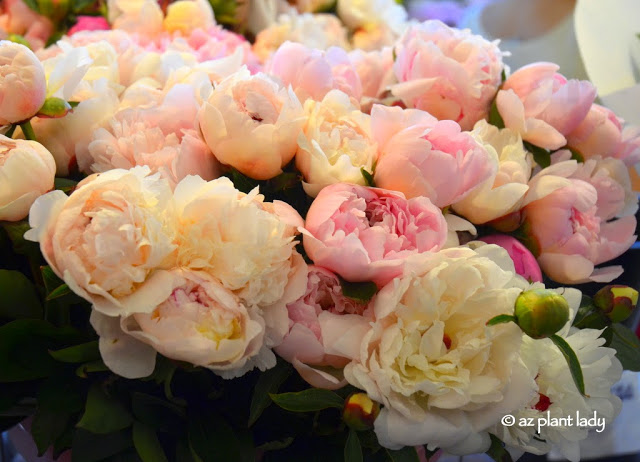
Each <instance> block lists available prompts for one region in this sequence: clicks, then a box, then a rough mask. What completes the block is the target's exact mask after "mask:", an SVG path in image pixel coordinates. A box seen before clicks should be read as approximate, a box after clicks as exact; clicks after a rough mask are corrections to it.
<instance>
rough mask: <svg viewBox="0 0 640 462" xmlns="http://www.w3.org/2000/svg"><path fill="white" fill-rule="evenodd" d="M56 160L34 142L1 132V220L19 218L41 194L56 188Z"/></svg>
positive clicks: (23, 215) (25, 213)
mask: <svg viewBox="0 0 640 462" xmlns="http://www.w3.org/2000/svg"><path fill="white" fill-rule="evenodd" d="M55 174H56V163H55V161H54V160H53V157H52V156H51V153H50V152H49V151H47V149H46V148H45V147H44V146H42V145H41V144H40V143H37V142H35V141H25V140H12V139H10V138H7V137H6V136H4V135H0V221H2V220H8V221H18V220H22V219H23V218H24V217H26V216H27V215H28V214H29V208H30V207H31V205H32V204H33V203H34V201H35V200H36V199H37V198H38V197H40V196H41V195H42V194H44V193H46V192H47V191H50V190H51V189H53V180H54V177H55Z"/></svg>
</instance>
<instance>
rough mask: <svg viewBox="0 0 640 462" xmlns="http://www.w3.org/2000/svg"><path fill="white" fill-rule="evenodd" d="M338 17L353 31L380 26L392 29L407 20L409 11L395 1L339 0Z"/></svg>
mask: <svg viewBox="0 0 640 462" xmlns="http://www.w3.org/2000/svg"><path fill="white" fill-rule="evenodd" d="M337 8H338V16H340V19H342V21H343V22H344V23H345V24H346V25H347V27H349V28H350V29H352V30H356V29H360V28H364V29H366V28H369V27H372V26H376V25H379V24H386V25H389V26H390V27H391V28H392V29H393V28H397V27H401V26H402V25H403V24H404V23H405V22H406V20H407V17H408V15H407V11H406V10H405V9H404V7H403V6H402V5H399V4H398V3H397V2H396V1H395V0H338V6H337Z"/></svg>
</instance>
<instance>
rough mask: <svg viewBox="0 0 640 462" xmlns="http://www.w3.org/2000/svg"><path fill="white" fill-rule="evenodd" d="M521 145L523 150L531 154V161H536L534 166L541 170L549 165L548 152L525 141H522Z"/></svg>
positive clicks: (549, 156) (549, 155)
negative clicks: (536, 165)
mask: <svg viewBox="0 0 640 462" xmlns="http://www.w3.org/2000/svg"><path fill="white" fill-rule="evenodd" d="M523 144H524V147H525V149H526V150H527V151H529V152H530V153H531V154H533V160H535V161H536V164H538V165H539V166H540V167H542V168H546V167H548V166H549V165H551V153H550V152H549V151H547V150H546V149H544V148H541V147H539V146H536V145H534V144H531V143H529V142H527V141H524V142H523Z"/></svg>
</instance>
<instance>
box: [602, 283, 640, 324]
mask: <svg viewBox="0 0 640 462" xmlns="http://www.w3.org/2000/svg"><path fill="white" fill-rule="evenodd" d="M593 303H594V304H595V305H596V306H597V307H598V308H600V309H601V310H602V311H603V312H604V314H605V315H607V317H608V318H609V319H611V321H613V322H622V321H624V320H625V319H627V318H628V317H629V316H630V315H631V312H632V311H633V309H634V308H635V306H636V305H637V303H638V291H637V290H635V289H633V288H631V287H628V286H622V285H608V286H604V287H603V288H602V289H600V290H599V291H598V292H597V293H596V294H595V295H594V296H593Z"/></svg>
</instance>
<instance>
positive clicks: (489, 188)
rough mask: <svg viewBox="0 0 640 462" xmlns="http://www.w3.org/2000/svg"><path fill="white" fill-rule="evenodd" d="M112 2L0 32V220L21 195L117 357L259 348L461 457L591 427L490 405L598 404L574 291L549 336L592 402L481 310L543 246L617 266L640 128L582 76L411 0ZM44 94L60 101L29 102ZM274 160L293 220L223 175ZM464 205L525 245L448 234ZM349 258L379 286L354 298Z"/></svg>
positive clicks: (573, 259)
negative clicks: (280, 7)
mask: <svg viewBox="0 0 640 462" xmlns="http://www.w3.org/2000/svg"><path fill="white" fill-rule="evenodd" d="M269 3H270V2H264V3H263V5H268V4H269ZM299 3H302V2H299ZM307 3H309V4H310V3H313V2H307ZM316 3H317V2H316ZM320 3H322V2H320ZM18 4H21V2H8V5H9V8H14V9H16V8H18V7H17V6H16V5H18ZM11 5H13V6H11ZM250 5H251V4H250ZM23 6H24V5H23ZM108 6H109V24H102V23H101V22H99V21H98V23H99V24H97V25H96V24H95V21H94V22H91V23H90V25H89V27H91V28H95V27H98V26H99V27H101V28H102V27H103V26H109V25H110V26H109V27H110V28H109V29H108V30H100V31H95V30H93V31H73V32H74V33H73V34H72V35H70V36H65V37H63V38H62V39H61V40H60V41H58V42H57V44H56V45H54V46H51V47H48V48H44V49H41V50H39V51H37V52H36V53H35V54H34V53H33V52H31V51H30V50H29V49H28V48H27V47H25V46H23V45H20V44H16V43H13V42H8V41H3V42H0V63H1V64H2V67H3V70H2V74H1V76H0V93H1V96H2V97H0V125H3V126H4V130H5V133H8V132H9V131H11V132H12V133H13V131H14V130H15V133H13V138H16V139H12V138H11V137H6V136H0V175H1V176H2V178H3V183H2V185H1V186H0V219H3V220H20V219H23V218H24V217H25V216H27V214H28V215H29V222H30V225H31V228H32V229H31V230H30V231H29V232H28V233H27V235H26V237H27V238H29V239H31V240H35V241H38V242H39V243H40V246H41V250H42V253H43V255H44V256H45V258H46V260H47V262H48V263H49V264H50V265H51V267H52V269H53V270H54V271H55V273H56V274H57V275H58V276H60V277H61V278H62V279H63V280H64V281H65V283H66V284H67V285H68V286H69V287H70V288H71V289H72V290H73V291H74V292H75V293H77V294H78V295H80V296H82V297H83V298H85V299H86V300H88V301H89V302H90V303H91V304H92V305H93V308H92V315H91V323H92V325H93V327H94V328H95V329H96V331H97V333H98V334H99V335H100V351H101V354H102V356H103V359H104V361H105V363H106V364H107V365H108V366H109V367H110V368H111V369H112V370H113V371H114V372H115V373H117V374H119V375H122V376H124V377H128V378H138V377H145V376H147V375H149V374H150V373H151V372H152V371H153V368H154V363H155V356H156V353H157V352H159V353H161V354H163V355H165V356H167V357H169V358H173V359H177V360H182V361H187V362H189V363H192V364H195V365H198V366H203V367H207V368H209V369H211V370H212V371H214V372H215V373H216V374H219V375H221V376H223V377H225V378H233V377H237V376H240V375H242V374H244V373H246V372H247V371H249V370H251V369H253V368H259V369H260V370H266V369H268V368H270V367H272V366H274V365H275V362H276V360H275V355H274V353H273V352H274V351H275V352H276V353H277V354H279V355H280V356H282V357H283V358H285V359H286V360H287V361H290V362H291V363H292V364H293V365H294V366H295V368H296V369H297V371H298V372H299V373H300V375H301V376H302V377H303V378H304V379H305V380H307V381H308V382H309V383H310V384H312V385H313V386H317V387H324V388H339V387H341V386H344V385H345V384H347V383H349V384H351V385H353V386H355V387H358V388H360V389H362V390H364V391H366V392H367V394H368V395H369V396H370V397H371V398H372V399H373V400H375V401H377V402H379V403H381V404H383V405H384V408H383V409H382V411H381V414H380V416H379V417H378V418H377V419H376V422H375V430H376V434H377V436H378V438H379V441H380V443H381V444H383V445H384V446H387V447H389V448H398V447H402V446H405V445H422V444H427V443H428V444H429V445H430V447H439V448H444V449H446V450H448V451H449V452H454V453H462V454H468V453H474V452H480V451H483V450H486V449H487V448H488V446H489V442H490V441H489V433H491V434H494V435H498V436H499V437H500V438H501V439H503V441H504V442H505V443H506V444H507V445H508V446H510V447H513V448H516V449H519V450H523V451H529V452H534V453H544V452H546V451H548V450H549V448H550V445H551V444H552V443H553V444H558V445H560V447H561V449H562V450H563V453H564V454H565V456H567V457H568V458H570V459H571V460H576V459H577V458H579V450H578V441H579V440H580V439H584V438H585V437H586V434H587V429H584V428H554V427H547V428H544V429H543V430H542V433H541V434H537V433H536V428H535V427H526V426H519V425H516V426H513V427H503V426H502V425H501V424H500V417H501V416H503V415H504V414H506V413H511V414H515V415H516V416H517V415H522V416H527V417H530V416H533V415H536V414H537V413H546V412H547V411H548V412H551V415H552V416H554V417H556V416H557V417H563V416H566V415H569V414H575V410H579V411H580V412H581V413H583V414H584V415H586V414H588V413H592V412H593V411H597V412H598V414H599V415H601V416H603V417H606V418H607V419H612V418H613V417H614V416H615V415H616V414H617V412H618V409H619V404H620V403H619V400H618V399H617V398H615V397H614V396H613V395H612V394H611V393H610V387H611V385H612V384H613V383H615V382H616V381H617V379H618V378H619V376H620V373H621V367H620V363H619V362H618V360H617V359H616V358H615V356H614V350H612V349H610V348H604V347H602V345H603V344H604V339H602V338H600V337H599V335H600V331H598V330H593V329H582V330H577V329H575V328H571V327H570V326H571V321H572V319H573V316H574V315H575V313H576V310H577V308H578V306H579V303H580V292H579V291H578V290H576V289H572V288H566V289H561V290H559V292H558V293H561V294H562V295H563V297H564V298H565V299H566V300H567V302H568V304H569V306H570V308H571V313H572V315H571V316H570V319H569V321H568V322H567V324H566V325H565V326H564V327H563V328H562V330H561V331H560V332H559V335H561V336H562V337H564V338H565V340H566V341H567V342H568V343H569V344H570V345H571V346H572V347H573V349H574V350H575V351H576V354H577V356H578V358H579V360H580V362H581V363H582V367H583V371H584V378H585V386H586V395H588V397H586V396H583V395H581V394H580V393H579V392H578V390H577V389H576V386H575V384H574V383H573V380H572V377H571V374H570V372H569V370H568V368H567V365H566V362H565V359H564V357H563V356H562V354H561V353H560V351H558V350H557V349H556V348H555V346H554V345H553V343H552V341H551V340H549V339H541V340H534V339H532V338H530V337H528V336H526V335H524V334H523V332H522V331H521V330H520V328H519V327H518V326H517V325H515V324H513V323H511V324H501V325H496V326H487V325H486V323H487V321H489V320H490V319H492V318H493V317H495V316H497V315H500V314H510V313H513V309H514V304H515V301H516V299H517V298H518V296H519V295H520V294H521V293H522V292H523V291H526V290H529V289H535V288H540V287H543V286H542V284H541V281H542V276H541V272H540V269H539V267H538V266H537V263H536V259H537V262H538V263H539V264H540V266H541V267H542V270H543V271H544V273H545V274H546V275H547V276H548V277H550V278H552V279H553V280H555V281H557V282H560V283H564V284H575V283H581V282H586V281H598V282H608V281H611V280H613V279H614V278H616V277H617V276H619V275H620V274H621V272H622V269H621V268H619V267H608V268H597V269H596V268H595V266H596V265H599V264H601V263H604V262H606V261H609V260H611V259H613V258H615V257H617V256H619V255H621V254H622V253H624V252H625V251H626V250H627V249H628V248H629V247H630V246H631V245H632V243H633V242H634V241H635V239H636V236H635V235H634V232H635V227H636V220H635V217H634V213H635V212H636V210H637V207H638V204H637V198H636V196H635V194H634V193H633V192H632V191H631V182H630V179H629V172H628V167H629V166H632V165H633V164H635V163H636V162H638V161H640V133H639V132H638V131H637V130H635V131H634V129H632V128H623V122H622V121H621V120H620V119H618V118H617V117H616V116H615V115H614V114H613V113H611V111H609V110H607V109H606V108H603V107H601V106H598V105H596V104H594V99H595V96H596V91H595V88H594V87H593V86H592V85H591V84H590V83H588V82H581V81H575V80H567V79H566V78H565V77H563V76H562V75H561V74H559V73H558V67H557V66H555V65H553V64H548V63H537V64H532V65H530V66H527V67H526V68H522V69H519V70H517V71H515V72H514V73H513V74H511V75H510V76H509V77H508V78H506V80H505V79H504V78H503V75H504V73H505V69H504V65H503V63H502V56H503V53H502V52H501V51H500V49H499V48H498V45H497V43H491V42H488V41H486V40H484V39H483V38H482V37H479V36H474V35H472V34H471V33H470V32H469V31H463V30H456V29H452V28H449V27H447V26H446V25H444V24H443V23H441V22H438V21H427V22H424V23H413V22H410V21H408V20H407V18H406V13H405V12H404V10H403V9H402V7H401V6H399V5H397V4H396V3H395V1H393V0H388V1H382V0H380V1H371V2H356V1H346V0H345V1H343V0H339V1H338V3H337V11H338V15H339V17H340V18H341V20H342V22H340V21H339V20H338V19H337V18H336V17H335V16H333V15H322V14H317V15H314V14H310V13H298V12H297V11H294V10H291V9H289V7H287V13H286V14H284V15H281V16H279V18H278V19H277V21H276V22H275V23H273V24H271V25H269V26H268V27H267V28H266V29H264V30H263V31H261V32H260V33H259V34H257V37H256V41H255V43H254V44H253V45H251V44H250V43H249V42H248V41H246V40H245V39H244V38H243V37H242V36H239V35H236V34H234V33H232V32H229V31H226V30H224V29H222V28H221V27H220V26H219V25H217V24H216V22H215V19H214V15H213V12H212V10H211V8H210V6H209V3H208V2H206V1H204V0H180V1H178V2H175V3H172V4H171V5H169V7H168V9H167V11H166V14H165V13H164V12H163V11H162V9H161V8H160V6H159V5H158V4H157V3H156V2H155V0H136V1H129V0H110V1H109V2H108ZM308 6H309V8H316V7H318V5H315V4H314V5H308ZM320 6H322V5H320ZM20 8H22V7H20ZM259 10H260V8H259V7H255V8H254V9H251V6H250V9H249V11H248V12H245V13H246V14H247V16H248V18H249V24H257V23H259V22H260V19H261V18H262V19H264V17H265V15H264V14H262V16H260V14H258V13H256V11H258V12H259ZM10 11H12V10H10ZM263 13H264V12H263ZM6 14H7V13H6V12H5V16H6ZM15 16H16V15H15V14H14V19H15ZM10 18H11V17H10ZM0 24H2V23H0ZM347 28H348V29H351V31H352V33H351V34H350V39H349V40H347V36H348V34H347ZM303 32H304V33H303ZM292 40H298V42H303V43H296V42H294V41H292ZM350 48H354V49H353V51H348V50H349V49H350ZM55 98H58V99H59V100H60V101H63V102H64V107H63V108H62V110H61V111H59V112H58V113H56V114H54V117H51V116H50V117H45V116H44V114H45V112H44V111H43V104H44V105H45V106H46V104H45V102H46V101H51V100H53V99H55ZM66 102H72V103H73V104H72V105H73V107H74V108H73V110H72V111H70V108H71V105H69V104H68V103H66ZM492 103H494V106H493V111H492V112H493V113H494V114H492V117H491V118H490V117H489V116H490V111H491V108H492ZM35 115H37V116H36V117H34V118H33V119H31V118H32V117H33V116H35ZM30 119H31V122H28V121H29V120H30ZM487 119H490V120H491V121H492V122H494V124H495V125H491V124H489V123H488V122H487ZM495 120H498V122H495ZM18 127H21V128H18ZM34 134H35V137H37V140H38V142H36V141H31V140H24V139H21V138H27V139H28V138H33V135H34ZM530 151H532V152H536V153H537V155H538V156H540V155H541V154H540V153H542V158H544V157H545V155H546V156H547V158H548V159H547V160H548V163H549V165H544V164H545V163H546V162H545V161H544V160H541V158H540V157H537V158H536V159H535V160H534V156H533V154H532V152H530ZM536 160H537V162H536ZM292 164H295V168H296V169H297V171H298V172H299V173H300V175H301V179H302V183H303V187H304V191H305V192H306V194H308V195H309V196H310V197H311V198H313V202H312V203H311V206H310V209H309V210H308V212H307V213H306V216H304V217H302V216H301V215H300V213H301V212H302V213H303V211H296V210H294V209H293V208H292V207H291V206H290V205H288V204H286V203H284V202H279V201H273V202H269V201H267V200H265V198H264V196H262V195H260V194H259V191H258V190H253V191H251V192H250V193H248V194H245V193H242V192H240V191H238V190H237V189H236V188H235V187H234V185H233V183H232V182H231V181H230V180H229V179H228V178H227V177H224V176H221V175H222V174H224V173H225V172H227V171H228V170H229V169H230V168H233V169H235V170H236V171H238V172H240V173H242V174H244V175H246V176H247V177H250V178H252V179H255V180H269V179H272V178H274V177H276V176H278V175H280V174H281V173H282V172H283V169H285V168H290V166H291V165H292ZM77 170H79V171H80V172H83V173H86V174H89V176H88V177H87V178H85V179H84V180H83V181H82V182H81V183H80V184H78V187H77V188H76V190H75V191H74V192H73V193H72V194H71V195H70V196H67V195H66V194H64V193H63V192H61V191H53V192H50V193H48V194H44V193H46V192H47V191H49V190H51V189H52V187H53V181H54V175H56V174H57V176H66V175H68V174H69V173H74V172H76V171H77ZM56 172H57V173H56ZM372 184H375V185H376V186H377V188H374V187H372ZM41 194H44V195H43V196H41V197H39V198H38V196H40V195H41ZM36 198H37V199H36ZM34 201H35V203H34ZM32 204H33V205H32ZM29 210H30V212H29ZM484 224H488V225H491V226H493V227H494V228H496V229H500V230H503V231H507V232H510V231H515V230H518V231H519V234H518V235H519V236H521V237H522V239H523V240H524V241H525V242H526V243H527V246H528V247H529V250H527V248H525V247H524V246H523V245H522V244H521V243H519V242H518V241H516V240H515V239H513V238H509V237H507V236H501V237H493V238H492V237H489V238H486V242H488V244H487V243H482V242H478V241H474V242H473V243H470V244H468V245H461V242H460V238H459V236H461V235H463V234H466V235H470V236H475V235H476V234H477V233H476V228H475V226H474V225H484ZM298 240H301V241H302V244H303V248H304V251H305V254H306V257H308V260H307V261H306V262H305V259H304V258H303V256H302V255H301V254H300V253H299V251H298V250H300V248H299V247H298V250H297V249H296V244H297V243H298ZM495 242H497V243H501V244H502V245H503V247H507V248H508V250H509V253H507V251H506V250H505V249H503V248H502V247H498V246H496V245H494V244H493V243H495ZM505 242H507V243H508V245H507V244H504V243H505ZM531 252H533V253H531ZM344 281H348V283H354V282H373V283H374V284H375V286H376V294H375V295H374V296H373V297H372V298H371V299H354V298H349V297H347V296H345V294H344V293H343V287H344Z"/></svg>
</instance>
